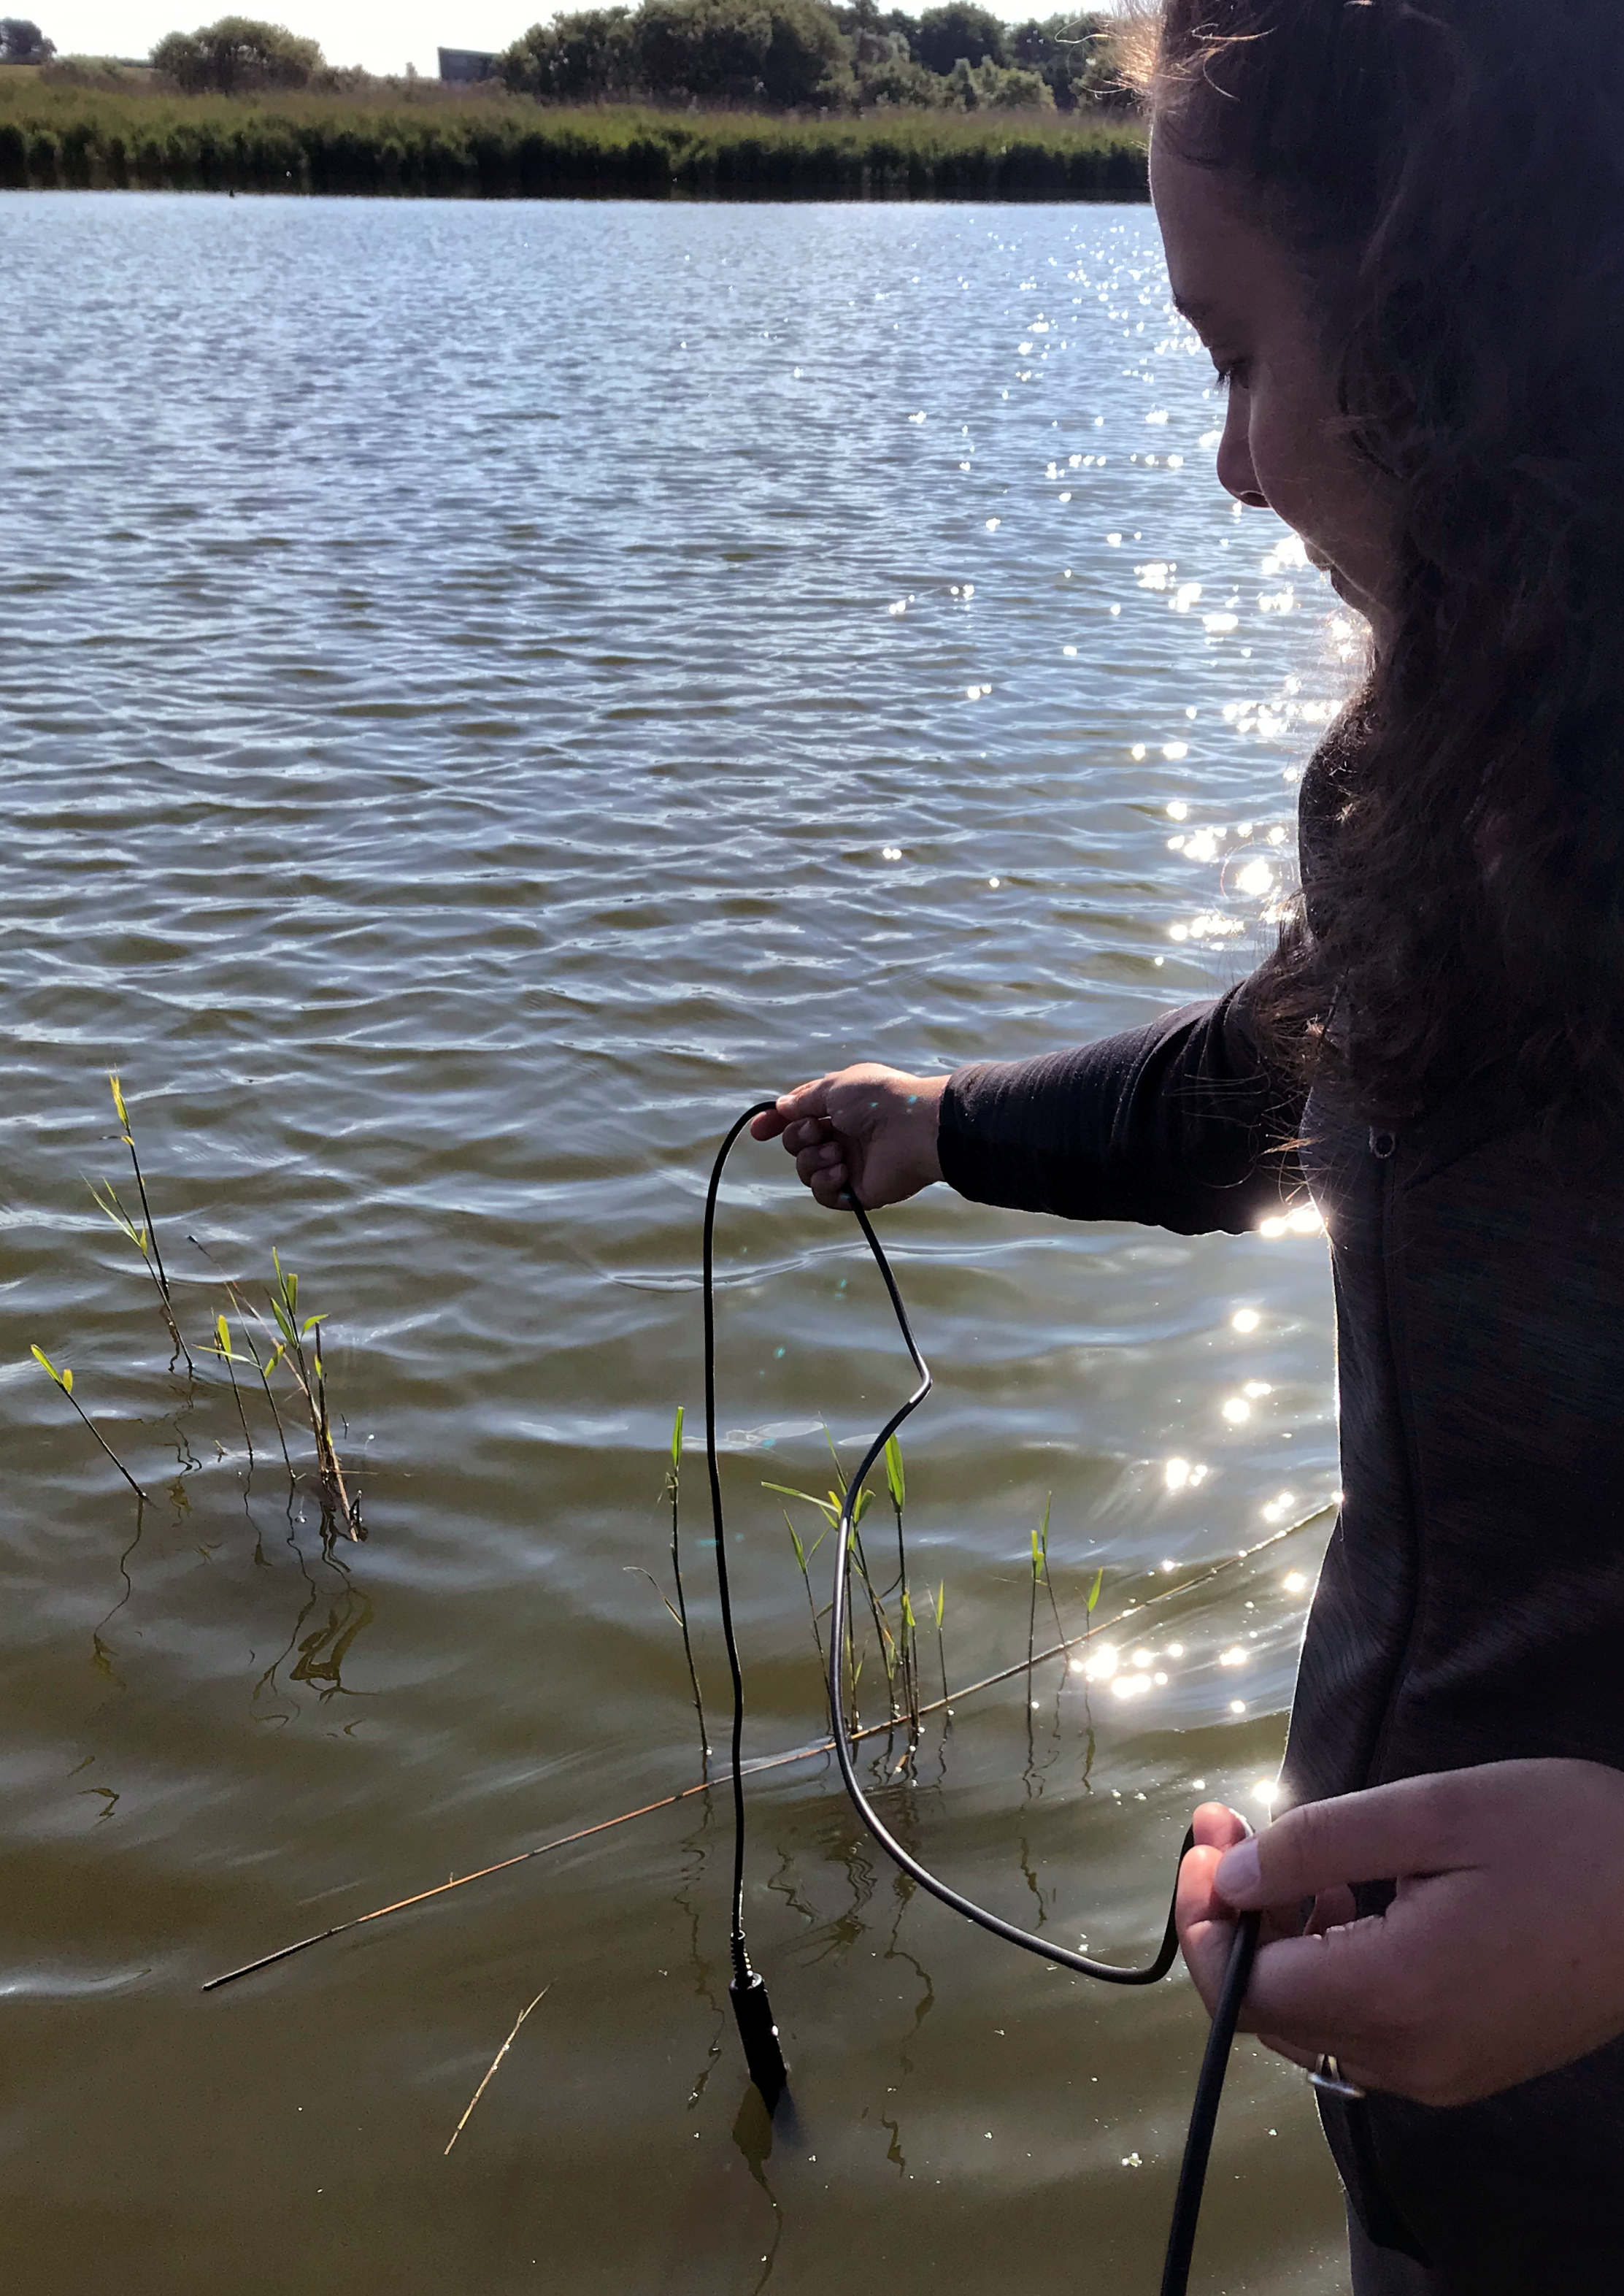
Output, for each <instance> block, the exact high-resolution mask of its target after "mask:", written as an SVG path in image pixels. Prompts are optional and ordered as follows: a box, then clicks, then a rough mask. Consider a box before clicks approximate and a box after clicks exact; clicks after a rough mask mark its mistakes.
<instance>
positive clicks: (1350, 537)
mask: <svg viewBox="0 0 1624 2296" xmlns="http://www.w3.org/2000/svg"><path fill="white" fill-rule="evenodd" d="M1151 195H1152V199H1153V200H1154V201H1155V203H1156V220H1157V221H1158V223H1159V224H1160V225H1161V238H1162V244H1163V246H1164V247H1165V248H1166V250H1167V258H1168V274H1169V278H1170V280H1171V282H1172V286H1173V299H1174V300H1175V302H1176V303H1177V305H1178V307H1179V309H1180V310H1181V311H1182V312H1183V313H1184V314H1185V317H1186V318H1187V319H1189V321H1190V322H1191V324H1192V325H1193V326H1194V328H1195V329H1196V331H1197V332H1198V333H1199V334H1200V336H1201V338H1202V341H1203V342H1204V343H1205V344H1206V346H1207V348H1208V349H1209V350H1210V352H1211V354H1212V362H1213V365H1215V366H1216V367H1217V368H1218V373H1219V375H1220V376H1221V377H1223V378H1224V379H1225V380H1226V382H1227V386H1228V393H1229V405H1228V411H1227V414H1226V418H1225V422H1224V436H1223V442H1222V444H1221V445H1220V446H1219V447H1218V479H1219V481H1220V483H1221V484H1222V485H1224V486H1226V487H1227V488H1228V489H1229V491H1230V493H1231V494H1232V495H1234V496H1235V498H1236V500H1237V501H1240V502H1244V503H1252V504H1258V505H1259V507H1262V506H1265V505H1267V508H1268V509H1270V510H1272V511H1275V512H1276V513H1277V514H1278V515H1279V516H1280V517H1281V518H1283V519H1284V521H1285V522H1286V524H1287V525H1288V526H1291V527H1294V528H1295V529H1296V530H1297V532H1298V533H1299V534H1300V536H1301V537H1302V539H1303V543H1304V545H1305V547H1306V548H1307V550H1308V556H1309V557H1310V558H1311V559H1312V561H1313V562H1314V563H1315V565H1316V566H1318V567H1319V568H1321V569H1322V570H1324V571H1325V573H1327V574H1328V575H1329V576H1330V578H1331V581H1332V584H1333V586H1334V588H1335V590H1336V592H1337V594H1338V595H1339V596H1340V597H1341V598H1343V599H1345V600H1346V601H1347V603H1348V604H1349V605H1350V606H1352V607H1354V608H1355V609H1356V610H1357V611H1358V612H1359V613H1361V614H1364V615H1365V616H1366V618H1367V619H1368V620H1369V622H1370V625H1371V627H1372V630H1373V632H1374V636H1375V640H1376V644H1378V646H1379V645H1381V644H1382V643H1383V641H1384V637H1385V634H1386V633H1385V624H1386V620H1387V605H1388V602H1389V600H1390V590H1391V569H1392V560H1393V545H1392V518H1391V512H1390V507H1389V504H1388V503H1387V500H1386V498H1385V496H1384V493H1383V490H1382V485H1381V482H1380V480H1378V479H1377V477H1376V474H1375V473H1374V471H1372V470H1371V469H1370V467H1369V465H1368V464H1367V463H1365V462H1364V461H1363V460H1362V459H1361V458H1360V457H1359V456H1358V455H1357V454H1356V453H1355V451H1354V449H1353V447H1352V446H1351V445H1350V444H1349V440H1348V439H1347V437H1346V435H1345V433H1344V431H1343V430H1342V429H1341V416H1340V413H1339V410H1338V407H1337V403H1336V386H1335V382H1334V381H1333V377H1332V376H1331V375H1330V374H1329V373H1327V372H1326V369H1325V362H1324V353H1323V349H1322V347H1321V343H1320V336H1319V328H1318V325H1317V324H1316V318H1315V315H1314V312H1313V310H1312V308H1311V307H1310V303H1309V299H1308V288H1307V285H1306V283H1305V281H1304V279H1303V276H1302V274H1301V272H1300V269H1299V267H1298V266H1297V264H1296V263H1295V262H1294V261H1293V259H1292V256H1291V255H1290V254H1289V253H1288V251H1287V250H1286V249H1285V248H1284V246H1283V245H1282V243H1281V242H1280V241H1278V240H1277V239H1275V237H1274V236H1273V235H1272V234H1269V233H1268V232H1266V231H1265V230H1263V229H1262V227H1261V226H1260V225H1258V224H1256V223H1253V222H1251V221H1249V220H1248V219H1247V218H1246V217H1245V216H1244V215H1243V213H1242V212H1241V211H1240V209H1239V208H1238V207H1237V206H1236V205H1235V204H1234V202H1233V201H1231V200H1230V199H1229V198H1228V197H1226V193H1225V188H1224V180H1223V177H1222V176H1220V175H1218V173H1216V172H1215V171H1214V170H1213V169H1212V168H1198V167H1195V166H1193V164H1192V163H1191V162H1190V161H1189V160H1183V159H1180V158H1179V156H1178V155H1177V152H1175V151H1173V150H1172V149H1171V147H1170V146H1169V144H1168V143H1166V141H1165V139H1163V138H1161V137H1156V138H1153V139H1152V145H1151Z"/></svg>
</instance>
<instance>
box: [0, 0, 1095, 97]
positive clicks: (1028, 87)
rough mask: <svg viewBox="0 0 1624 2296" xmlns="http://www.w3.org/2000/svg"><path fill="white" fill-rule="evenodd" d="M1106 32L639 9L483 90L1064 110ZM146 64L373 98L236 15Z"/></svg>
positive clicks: (555, 28)
mask: <svg viewBox="0 0 1624 2296" xmlns="http://www.w3.org/2000/svg"><path fill="white" fill-rule="evenodd" d="M1110 23H1111V19H1110V18H1109V17H1108V16H1106V15H1103V14H1096V13H1086V14H1079V15H1057V16H1049V17H1046V18H1044V19H1043V20H1041V21H1040V20H1038V18H1036V17H1034V18H1032V19H1031V20H1030V21H1029V22H1027V23H1024V24H1017V25H1013V26H1012V25H1007V24H1005V23H1003V22H1001V21H1000V20H999V19H998V18H997V16H995V15H993V14H992V12H990V10H988V9H987V8H985V7H982V6H980V5H978V4H977V0H947V4H945V5H940V6H935V7H930V8H926V9H925V10H924V12H923V14H921V15H918V16H911V15H908V14H907V13H906V12H905V11H904V10H902V9H900V8H892V9H890V10H882V8H881V7H880V5H879V0H639V4H637V5H636V6H635V7H633V6H628V5H619V6H610V7H594V8H586V9H581V10H578V11H576V12H572V13H568V14H562V15H559V16H555V17H554V18H553V19H552V21H549V22H546V23H537V24H533V25H532V26H531V27H530V29H529V31H528V32H525V33H523V34H522V35H521V37H519V38H518V39H517V40H515V41H514V42H513V45H512V46H511V47H509V48H507V49H505V50H504V52H503V53H502V54H501V55H500V56H499V57H497V59H496V78H498V80H499V81H500V82H501V83H502V84H504V86H506V88H507V89H508V90H509V92H510V93H511V94H515V95H523V96H529V97H530V98H531V99H533V100H534V101H536V102H541V103H568V104H582V103H605V102H637V101H643V102H655V103H683V104H695V103H697V104H701V105H713V106H715V105H719V106H728V105H750V106H754V107H756V108H767V109H774V110H783V111H806V110H818V111H869V110H872V109H874V108H877V107H889V106H896V107H899V108H901V107H906V108H909V109H952V110H958V111H980V110H984V109H1005V108H1015V109H1022V110H1049V109H1051V108H1053V109H1058V110H1059V111H1077V110H1078V109H1079V108H1085V107H1086V108H1090V109H1092V108H1094V107H1096V106H1097V107H1101V108H1105V107H1111V106H1113V105H1115V104H1118V103H1120V102H1122V101H1124V99H1123V98H1122V97H1121V95H1120V88H1119V84H1118V79H1117V75H1116V72H1115V70H1114V67H1113V63H1112V59H1111V47H1110V38H1109V27H1110ZM53 53H54V49H53V44H52V42H51V41H49V40H48V39H46V38H45V36H44V34H43V33H42V32H41V31H40V29H39V28H38V26H37V24H34V23H32V22H29V21H24V20H22V19H21V18H13V17H7V18H4V19H0V61H12V62H19V63H21V62H30V63H40V64H45V66H46V68H47V70H48V71H49V70H56V71H58V72H62V73H63V74H64V76H68V67H67V66H65V65H62V64H59V65H57V66H55V67H52V66H51V63H50V59H51V57H52V56H53ZM70 61H71V60H70ZM151 65H152V70H155V71H157V72H160V73H161V74H162V75H163V77H164V78H165V79H166V80H168V82H169V83H170V84H171V85H172V86H175V87H176V88H178V89H180V90H181V91H182V93H183V94H220V95H246V94H259V93H265V92H269V91H274V90H277V89H287V88H317V89H335V90H342V89H356V90H359V89H362V88H365V87H366V86H372V85H374V83H373V81H372V79H371V76H370V75H369V74H367V73H365V72H364V71H362V70H359V69H358V68H350V67H338V68H335V67H334V66H332V65H331V64H329V63H328V62H327V61H326V59H325V58H324V55H323V53H322V51H321V48H320V45H318V44H317V42H316V41H315V40H311V39H306V38H302V37H299V35H297V34H296V33H293V32H291V31H289V30H288V29H287V28H286V26H285V25H282V24H271V23H266V22H263V21H260V20H259V19H258V18H255V17H249V16H222V17H221V18H220V19H219V20H218V21H217V22H216V23H213V24H205V25H201V26H200V27H199V28H198V29H197V30H195V31H193V32H171V33H169V34H168V36H167V37H165V38H163V39H161V40H160V41H159V43H158V45H156V47H154V48H153V50H152V57H151ZM408 77H410V74H409V72H408Z"/></svg>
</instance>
